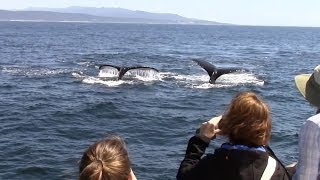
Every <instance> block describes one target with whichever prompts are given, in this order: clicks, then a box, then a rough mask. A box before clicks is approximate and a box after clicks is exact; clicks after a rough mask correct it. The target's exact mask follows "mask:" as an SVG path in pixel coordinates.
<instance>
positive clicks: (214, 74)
mask: <svg viewBox="0 0 320 180" xmlns="http://www.w3.org/2000/svg"><path fill="white" fill-rule="evenodd" d="M193 61H194V62H196V63H197V64H198V65H199V66H201V67H202V68H203V69H204V70H206V71H207V73H208V75H209V76H210V80H209V83H211V84H214V83H215V82H216V80H217V79H218V78H219V77H220V76H222V75H224V74H228V73H233V72H237V71H240V70H241V69H238V68H220V69H218V68H217V67H216V66H214V65H213V64H211V63H209V62H207V61H204V60H200V59H193Z"/></svg>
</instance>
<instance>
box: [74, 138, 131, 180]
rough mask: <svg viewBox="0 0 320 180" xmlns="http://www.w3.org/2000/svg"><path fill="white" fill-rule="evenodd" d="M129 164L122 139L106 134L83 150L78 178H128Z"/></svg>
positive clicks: (98, 179)
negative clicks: (106, 135) (103, 137)
mask: <svg viewBox="0 0 320 180" xmlns="http://www.w3.org/2000/svg"><path fill="white" fill-rule="evenodd" d="M130 166H131V165H130V160H129V156H128V152H127V149H126V146H125V143H124V141H123V140H122V139H121V138H120V137H119V136H115V135H112V136H108V137H107V138H105V139H103V140H100V141H98V142H96V143H94V144H92V145H91V146H90V147H89V148H88V149H87V150H86V151H85V152H84V154H83V156H82V158H81V162H80V165H79V171H80V175H79V180H128V177H129V175H130V171H131V168H130Z"/></svg>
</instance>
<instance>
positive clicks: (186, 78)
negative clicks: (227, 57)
mask: <svg viewBox="0 0 320 180" xmlns="http://www.w3.org/2000/svg"><path fill="white" fill-rule="evenodd" d="M173 78H174V79H175V80H177V81H179V82H180V83H184V84H186V86H187V87H191V88H197V89H210V88H225V87H233V86H239V85H256V86H263V85H264V81H263V80H260V79H258V78H257V77H256V76H255V75H254V74H251V73H244V72H237V73H230V74H224V75H222V76H220V77H219V78H218V79H217V80H216V83H215V84H210V83H209V80H210V78H209V76H208V75H180V74H176V75H173Z"/></svg>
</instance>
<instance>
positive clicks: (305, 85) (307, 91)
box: [294, 74, 320, 107]
mask: <svg viewBox="0 0 320 180" xmlns="http://www.w3.org/2000/svg"><path fill="white" fill-rule="evenodd" d="M294 79H295V83H296V86H297V88H298V90H299V91H300V93H301V94H302V96H303V97H304V98H305V99H306V100H307V101H309V103H310V104H312V105H313V106H316V107H320V93H319V92H320V89H319V87H315V85H314V84H313V83H312V81H314V79H313V76H312V75H311V74H301V75H297V76H296V77H295V78H294Z"/></svg>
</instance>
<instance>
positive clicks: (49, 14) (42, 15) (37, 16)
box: [0, 7, 224, 25]
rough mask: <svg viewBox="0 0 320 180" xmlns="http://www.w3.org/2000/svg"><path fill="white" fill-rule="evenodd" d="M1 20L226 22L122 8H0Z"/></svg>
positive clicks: (163, 22)
mask: <svg viewBox="0 0 320 180" xmlns="http://www.w3.org/2000/svg"><path fill="white" fill-rule="evenodd" d="M0 20H1V21H12V20H25V21H78V22H79V21H80V22H81V21H83V22H99V23H147V24H198V25H223V24H224V23H219V22H213V21H206V20H198V19H190V18H185V17H182V16H179V15H176V14H169V13H150V12H144V11H132V10H128V9H122V8H93V7H69V8H61V9H55V8H28V9H25V10H21V11H5V10H0Z"/></svg>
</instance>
